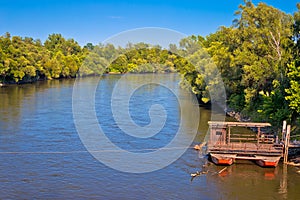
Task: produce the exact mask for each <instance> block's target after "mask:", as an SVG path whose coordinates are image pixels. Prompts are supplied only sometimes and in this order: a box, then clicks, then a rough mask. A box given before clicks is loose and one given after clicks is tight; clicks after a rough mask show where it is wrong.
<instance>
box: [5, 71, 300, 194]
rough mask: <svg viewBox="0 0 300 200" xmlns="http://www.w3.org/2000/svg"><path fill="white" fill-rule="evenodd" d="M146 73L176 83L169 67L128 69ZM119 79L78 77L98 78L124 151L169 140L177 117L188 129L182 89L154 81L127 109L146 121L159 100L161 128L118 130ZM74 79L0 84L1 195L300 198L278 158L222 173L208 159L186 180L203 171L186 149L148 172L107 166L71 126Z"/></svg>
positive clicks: (111, 129) (101, 112)
mask: <svg viewBox="0 0 300 200" xmlns="http://www.w3.org/2000/svg"><path fill="white" fill-rule="evenodd" d="M147 76H158V77H159V78H160V79H161V80H162V81H167V82H172V84H173V83H174V84H176V85H178V83H179V77H178V76H176V75H175V74H161V75H153V74H132V75H130V77H131V78H133V79H134V80H137V81H143V80H145V78H146V77H147ZM119 78H120V75H109V76H105V77H103V78H101V79H100V78H99V77H89V78H83V79H78V80H76V81H77V84H79V85H80V84H83V85H84V84H87V85H88V84H95V83H99V85H98V87H97V91H96V92H95V98H96V106H95V108H96V112H97V114H96V115H97V118H98V120H99V121H101V122H102V128H103V130H104V131H105V132H107V133H108V134H107V135H108V138H109V139H110V140H111V141H112V142H113V143H115V144H117V145H118V146H119V147H120V148H122V149H125V150H128V151H131V150H133V149H143V148H145V149H148V150H149V151H150V150H151V151H155V149H157V148H161V147H164V146H165V145H167V144H168V143H169V142H170V141H171V140H172V138H173V137H174V134H172V133H173V132H176V130H177V129H178V126H179V125H178V124H179V121H180V120H183V121H184V122H185V125H184V126H183V128H184V131H183V132H186V134H189V133H190V132H191V130H189V126H188V125H189V123H190V122H193V120H194V118H193V117H192V116H190V115H189V113H187V112H182V111H180V108H179V106H178V101H177V100H176V95H178V94H180V93H182V91H181V89H180V88H177V89H176V90H175V92H176V93H178V94H174V93H172V92H170V91H169V90H168V89H167V88H164V87H162V86H159V85H155V84H152V85H150V86H145V87H141V88H139V90H138V91H137V92H136V93H135V94H134V95H132V97H131V99H130V104H132V105H131V106H130V109H129V110H130V113H131V115H132V118H133V120H134V121H135V122H136V124H138V125H140V126H146V125H147V124H149V123H150V121H151V120H150V118H149V115H148V109H149V108H150V106H151V104H161V105H162V106H163V107H165V109H166V113H167V115H168V118H167V120H166V125H165V127H164V128H163V130H162V131H161V132H160V133H159V134H158V135H155V136H153V137H151V138H150V139H149V140H148V139H147V138H146V139H139V140H137V139H134V138H133V137H132V136H130V137H129V136H126V135H124V134H123V135H121V136H120V134H118V133H119V132H120V130H119V128H118V126H117V125H116V123H115V122H114V118H113V117H112V114H111V111H110V110H111V109H110V107H109V102H110V101H109V100H110V96H111V94H112V89H113V87H114V85H115V83H116V82H117V81H118V79H119ZM128 81H130V79H128ZM74 82H75V80H74V79H69V80H52V81H44V82H37V83H34V84H26V85H18V86H15V85H12V86H9V87H4V88H0V163H1V164H0V199H63V198H68V199H83V198H88V199H299V197H300V190H299V187H300V174H299V173H297V170H299V169H297V168H295V167H288V168H285V167H283V166H282V164H281V163H280V164H279V166H278V167H277V168H275V169H274V168H261V167H259V166H257V165H255V164H253V163H252V162H242V163H238V164H234V165H232V166H230V167H228V168H227V170H225V171H224V172H223V173H221V174H217V173H215V172H218V171H220V170H221V169H223V167H222V166H215V165H213V164H210V165H209V173H207V174H203V175H201V176H199V177H196V178H194V179H193V181H191V177H190V174H191V173H195V172H196V171H201V170H202V165H204V164H205V163H206V162H207V161H206V159H205V157H204V156H203V155H202V154H201V153H199V152H197V151H195V150H193V149H192V148H188V149H187V150H186V151H185V153H184V154H183V155H182V156H180V157H179V158H178V159H177V160H176V161H175V162H173V163H171V164H170V165H168V166H166V167H164V168H162V169H159V170H156V171H152V172H147V173H128V172H122V171H118V170H117V169H113V168H110V167H108V166H106V165H105V164H103V163H102V162H100V161H99V160H97V159H96V158H95V157H94V156H93V155H91V154H90V153H89V152H88V151H87V149H86V147H85V146H84V144H83V142H82V141H81V139H80V136H79V135H78V133H77V130H76V127H75V124H74V116H73V109H72V93H73V86H74ZM179 96H180V95H179ZM97 99H98V100H97ZM106 104H107V105H106ZM101 105H106V106H104V107H101ZM181 109H183V110H184V105H183V107H181ZM82 117H84V116H82ZM87 117H88V116H87ZM210 117H211V111H210V110H209V109H206V108H200V120H199V128H198V130H193V131H196V133H197V136H196V137H195V139H194V142H193V143H192V144H191V146H193V145H194V144H197V143H199V142H202V141H203V139H204V137H205V135H206V133H207V129H208V125H207V121H209V120H210ZM169 122H170V123H169ZM187 137H188V136H187ZM102 153H105V152H102ZM111 159H112V160H113V159H115V158H114V157H111ZM158 159H160V158H159V157H158ZM161 159H162V160H163V159H164V158H161ZM124 160H126V158H124Z"/></svg>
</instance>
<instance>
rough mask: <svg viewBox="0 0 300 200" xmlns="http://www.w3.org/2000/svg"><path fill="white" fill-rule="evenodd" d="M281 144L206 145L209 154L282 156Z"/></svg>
mask: <svg viewBox="0 0 300 200" xmlns="http://www.w3.org/2000/svg"><path fill="white" fill-rule="evenodd" d="M283 148H284V146H283V145H282V144H257V143H229V144H214V145H208V151H209V153H219V154H220V153H221V154H238V155H254V156H282V154H283Z"/></svg>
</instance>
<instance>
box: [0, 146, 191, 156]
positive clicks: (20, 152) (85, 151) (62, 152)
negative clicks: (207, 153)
mask: <svg viewBox="0 0 300 200" xmlns="http://www.w3.org/2000/svg"><path fill="white" fill-rule="evenodd" d="M192 148H193V147H170V148H160V149H157V148H156V149H154V148H153V149H150V148H149V149H134V150H131V151H132V152H143V151H156V150H168V151H169V150H176V149H192ZM123 151H126V150H113V149H102V150H93V151H87V150H84V151H2V152H0V154H80V153H105V152H123Z"/></svg>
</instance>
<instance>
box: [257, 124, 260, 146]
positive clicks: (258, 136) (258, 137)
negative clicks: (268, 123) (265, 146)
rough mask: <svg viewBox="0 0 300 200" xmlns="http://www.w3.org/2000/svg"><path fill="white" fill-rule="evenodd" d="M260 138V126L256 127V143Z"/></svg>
mask: <svg viewBox="0 0 300 200" xmlns="http://www.w3.org/2000/svg"><path fill="white" fill-rule="evenodd" d="M259 139H260V127H258V133H257V145H258V144H259Z"/></svg>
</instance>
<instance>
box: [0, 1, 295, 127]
mask: <svg viewBox="0 0 300 200" xmlns="http://www.w3.org/2000/svg"><path fill="white" fill-rule="evenodd" d="M295 6H297V8H298V11H297V12H295V13H294V14H293V15H290V14H286V13H284V12H282V11H280V10H279V9H276V8H274V7H272V6H269V5H266V4H265V3H259V4H258V5H254V4H253V3H252V2H251V1H245V2H244V4H243V5H240V6H239V9H238V10H237V11H236V13H235V16H236V19H235V20H234V21H233V23H232V25H231V26H230V27H224V26H222V27H220V28H219V29H218V31H216V32H215V33H212V34H210V35H208V36H206V37H202V36H194V35H193V36H189V37H187V38H184V39H182V40H181V41H180V43H179V44H178V45H176V44H171V45H170V47H169V49H163V48H161V47H160V46H151V45H149V44H145V43H138V44H130V43H129V44H128V45H127V46H126V47H115V46H114V45H112V44H105V45H103V44H100V45H93V44H91V43H88V44H86V45H85V46H84V47H81V46H80V45H79V44H78V43H77V42H76V41H74V40H73V39H65V38H64V37H63V36H62V35H61V34H51V35H49V37H48V38H47V40H46V41H45V42H44V43H42V42H41V41H40V40H39V39H33V38H28V37H25V38H22V37H19V36H11V35H10V34H9V33H6V34H5V35H3V36H1V37H0V83H4V84H9V83H27V82H34V81H37V80H46V79H57V78H71V77H76V76H88V75H101V74H103V73H127V72H131V73H141V72H148V73H149V72H151V73H159V72H176V71H177V72H179V73H180V74H181V76H182V78H183V81H182V85H183V86H188V87H189V89H191V91H192V92H193V93H195V94H196V95H197V96H198V98H199V100H200V101H201V102H202V103H210V96H209V92H208V91H207V90H208V88H209V87H208V86H209V85H210V86H211V85H213V83H207V81H205V80H206V78H207V77H206V76H211V75H212V74H213V71H214V69H213V68H214V66H216V68H217V70H218V71H219V72H220V73H221V76H222V79H223V82H224V85H225V89H226V93H227V105H228V107H229V108H230V109H233V110H235V111H237V112H240V113H241V114H242V115H244V116H247V117H250V118H251V120H253V121H267V122H270V123H272V124H273V125H274V126H275V127H279V126H280V125H281V122H282V121H283V120H288V121H289V122H290V123H293V125H294V126H293V127H294V129H293V130H294V131H299V130H298V128H297V127H300V55H299V54H300V4H298V5H295ZM208 57H209V59H208ZM186 58H189V59H188V60H195V59H196V60H197V64H198V65H200V66H201V68H202V70H201V71H202V73H200V72H199V69H197V68H198V67H197V66H195V65H194V63H191V62H189V61H188V60H187V59H186ZM211 60H212V61H213V63H212V61H211Z"/></svg>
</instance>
